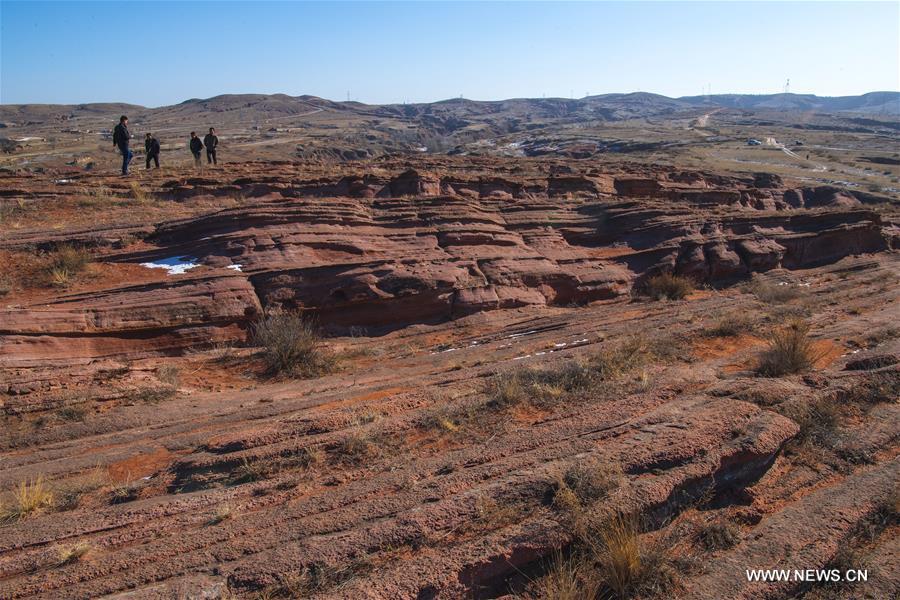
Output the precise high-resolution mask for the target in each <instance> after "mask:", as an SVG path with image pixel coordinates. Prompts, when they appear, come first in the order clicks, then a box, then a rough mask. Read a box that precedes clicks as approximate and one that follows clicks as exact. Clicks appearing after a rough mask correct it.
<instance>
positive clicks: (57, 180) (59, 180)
mask: <svg viewBox="0 0 900 600" xmlns="http://www.w3.org/2000/svg"><path fill="white" fill-rule="evenodd" d="M53 183H72V180H71V179H54V180H53Z"/></svg>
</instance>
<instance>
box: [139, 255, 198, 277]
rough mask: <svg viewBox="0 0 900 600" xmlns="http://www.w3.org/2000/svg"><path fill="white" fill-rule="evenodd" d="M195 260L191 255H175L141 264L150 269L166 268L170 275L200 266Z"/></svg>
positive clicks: (179, 273)
mask: <svg viewBox="0 0 900 600" xmlns="http://www.w3.org/2000/svg"><path fill="white" fill-rule="evenodd" d="M195 260H196V259H195V258H191V257H190V256H181V257H178V256H173V257H172V258H161V259H159V260H157V261H154V262H145V263H141V266H142V267H147V268H148V269H165V270H166V271H168V272H169V275H181V274H183V273H184V272H185V271H187V270H188V269H193V268H194V267H199V266H200V265H198V264H197V263H196V262H194V261H195Z"/></svg>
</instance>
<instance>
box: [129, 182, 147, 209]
mask: <svg viewBox="0 0 900 600" xmlns="http://www.w3.org/2000/svg"><path fill="white" fill-rule="evenodd" d="M129 187H130V188H131V197H132V198H134V199H135V200H137V201H138V202H140V203H142V204H143V203H144V202H146V201H147V192H145V191H144V188H142V187H141V184H140V183H138V182H137V181H132V182H131V185H130V186H129Z"/></svg>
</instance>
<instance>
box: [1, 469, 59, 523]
mask: <svg viewBox="0 0 900 600" xmlns="http://www.w3.org/2000/svg"><path fill="white" fill-rule="evenodd" d="M51 508H53V491H52V490H51V489H50V486H48V485H47V483H46V482H45V481H44V477H43V476H42V475H38V476H37V478H35V479H29V480H25V481H22V482H21V483H19V485H17V486H16V487H15V488H14V489H13V491H12V504H11V505H10V506H8V507H5V508H4V509H3V511H2V512H0V520H2V521H17V520H19V519H24V518H27V517H29V516H31V515H34V514H38V513H40V512H43V511H45V510H50V509H51Z"/></svg>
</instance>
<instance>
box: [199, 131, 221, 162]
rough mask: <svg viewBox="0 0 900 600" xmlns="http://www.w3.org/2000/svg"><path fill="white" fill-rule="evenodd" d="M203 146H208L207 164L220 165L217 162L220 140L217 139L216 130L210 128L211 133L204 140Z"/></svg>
mask: <svg viewBox="0 0 900 600" xmlns="http://www.w3.org/2000/svg"><path fill="white" fill-rule="evenodd" d="M203 145H204V146H206V164H209V163H212V164H214V165H217V164H219V163H217V162H216V146H218V145H219V138H217V137H216V130H215V129H214V128H212V127H210V128H209V133H207V134H206V137H204V138H203Z"/></svg>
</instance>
